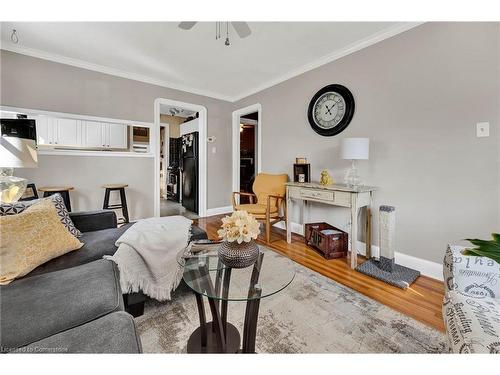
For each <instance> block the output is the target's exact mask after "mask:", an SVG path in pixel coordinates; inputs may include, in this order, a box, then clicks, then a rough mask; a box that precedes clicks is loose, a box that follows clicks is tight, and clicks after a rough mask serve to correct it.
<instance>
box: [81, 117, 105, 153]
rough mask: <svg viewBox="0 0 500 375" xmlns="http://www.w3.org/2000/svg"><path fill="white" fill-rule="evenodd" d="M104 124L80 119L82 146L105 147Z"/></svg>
mask: <svg viewBox="0 0 500 375" xmlns="http://www.w3.org/2000/svg"><path fill="white" fill-rule="evenodd" d="M103 128H104V124H103V123H102V122H96V121H82V141H83V144H82V146H83V147H92V148H94V147H98V148H101V147H105V142H106V141H105V140H104V130H103Z"/></svg>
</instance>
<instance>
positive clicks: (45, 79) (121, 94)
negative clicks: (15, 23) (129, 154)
mask: <svg viewBox="0 0 500 375" xmlns="http://www.w3.org/2000/svg"><path fill="white" fill-rule="evenodd" d="M0 81H1V83H0V104H1V105H7V106H14V107H22V108H30V109H40V110H46V111H55V112H67V113H73V114H79V115H91V116H102V117H110V118H116V119H126V120H135V121H146V122H154V105H153V104H154V100H155V99H156V98H167V99H173V100H180V101H185V102H189V103H193V104H199V105H203V106H205V107H206V108H207V114H208V119H207V120H208V123H207V127H208V135H209V136H216V137H217V143H215V144H211V145H210V147H209V148H210V150H209V151H210V152H209V153H208V154H207V156H208V163H207V164H208V171H207V174H208V186H207V195H208V201H207V207H208V208H213V207H221V206H227V205H228V204H229V197H230V195H231V156H230V155H231V144H230V141H229V140H230V139H231V108H232V105H231V103H229V102H225V101H221V100H217V99H213V98H208V97H205V96H200V95H194V94H190V93H186V92H183V91H178V90H173V89H168V88H165V87H160V86H155V85H151V84H147V83H142V82H138V81H133V80H129V79H124V78H120V77H115V76H111V75H107V74H102V73H98V72H94V71H90V70H85V69H80V68H76V67H72V66H69V65H64V64H58V63H54V62H50V61H46V60H41V59H37V58H33V57H29V56H25V55H20V54H16V53H12V52H8V51H4V50H1V51H0ZM214 145H215V146H217V153H216V154H213V153H212V152H211V148H212V146H214ZM53 158H54V157H53ZM53 160H54V161H55V160H56V159H53ZM129 160H131V159H124V160H123V161H124V162H125V163H128V162H129ZM57 163H59V164H62V163H64V161H60V160H57ZM77 171H78V170H77V169H73V170H67V171H66V173H68V174H70V175H71V174H74V175H75V179H76V178H77V176H76V175H77V174H78V173H79V172H77ZM108 172H111V171H108V170H101V173H102V174H103V175H105V174H108ZM134 173H142V172H141V170H140V169H139V170H136V171H135V172H134ZM146 177H147V176H146V175H143V178H142V181H143V184H144V189H145V190H147V189H151V192H150V193H149V194H148V195H147V196H144V197H142V198H143V199H144V200H145V201H143V204H146V205H148V206H151V207H153V206H152V205H153V201H152V199H153V187H154V185H153V180H152V179H151V180H148V179H146ZM122 180H126V178H122ZM146 185H148V186H146ZM146 200H147V201H146ZM151 212H152V211H151Z"/></svg>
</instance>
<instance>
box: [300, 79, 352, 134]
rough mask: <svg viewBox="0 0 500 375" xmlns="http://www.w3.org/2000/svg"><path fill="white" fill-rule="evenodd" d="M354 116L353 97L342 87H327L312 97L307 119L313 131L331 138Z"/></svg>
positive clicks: (345, 126)
mask: <svg viewBox="0 0 500 375" xmlns="http://www.w3.org/2000/svg"><path fill="white" fill-rule="evenodd" d="M353 115H354V97H353V96H352V93H351V92H350V91H349V89H348V88H347V87H345V86H342V85H337V84H335V85H328V86H326V87H323V88H322V89H321V90H319V91H318V92H317V93H316V95H314V96H313V98H312V99H311V102H310V103H309V108H308V110H307V118H308V120H309V123H310V124H311V127H312V128H313V129H314V131H315V132H316V133H318V134H320V135H323V136H327V137H331V136H332V135H336V134H339V133H340V132H342V131H343V130H344V129H345V128H347V126H348V125H349V123H350V122H351V120H352V116H353Z"/></svg>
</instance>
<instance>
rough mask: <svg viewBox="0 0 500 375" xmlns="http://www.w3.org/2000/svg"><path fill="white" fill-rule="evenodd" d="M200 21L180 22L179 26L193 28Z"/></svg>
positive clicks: (184, 28) (183, 28)
mask: <svg viewBox="0 0 500 375" xmlns="http://www.w3.org/2000/svg"><path fill="white" fill-rule="evenodd" d="M197 23H198V22H191V21H189V22H181V23H179V25H177V26H179V28H181V29H182V30H191V29H192V28H193V26H194V25H196V24H197Z"/></svg>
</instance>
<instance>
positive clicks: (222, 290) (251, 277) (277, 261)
mask: <svg viewBox="0 0 500 375" xmlns="http://www.w3.org/2000/svg"><path fill="white" fill-rule="evenodd" d="M259 248H260V254H259V257H258V259H257V261H256V262H255V264H253V265H252V266H250V267H247V268H230V267H227V266H225V265H224V264H223V263H222V262H221V261H220V259H219V257H218V256H217V253H214V252H212V254H202V253H197V254H196V255H194V256H192V257H189V258H182V259H180V260H179V262H180V263H181V264H182V263H183V265H184V275H183V279H184V281H185V283H186V284H187V285H188V286H189V288H191V290H192V291H193V292H194V295H195V296H196V303H197V305H198V315H199V318H200V327H198V328H197V329H196V330H195V331H194V332H193V333H192V334H191V337H190V338H189V340H188V344H187V352H188V353H238V352H239V353H254V352H255V338H256V333H257V320H258V317H259V304H260V300H261V299H262V298H265V297H269V296H272V295H274V294H276V293H279V292H280V291H282V290H283V289H285V288H286V287H287V286H288V285H290V283H291V282H292V280H293V278H294V276H295V266H294V264H293V262H292V261H291V260H290V259H288V258H286V257H284V256H281V255H279V254H277V253H275V252H274V251H272V250H269V249H266V248H264V247H263V246H259ZM203 297H206V298H207V299H208V303H209V306H210V313H211V316H212V321H211V322H207V318H206V315H205V305H204V302H203ZM230 301H243V302H246V311H245V320H244V328H243V340H242V342H241V339H240V333H239V332H238V329H237V328H236V327H235V326H234V325H232V324H231V323H229V322H228V321H227V317H228V302H230ZM240 344H241V347H240Z"/></svg>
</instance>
